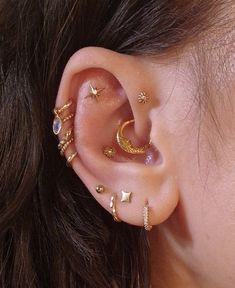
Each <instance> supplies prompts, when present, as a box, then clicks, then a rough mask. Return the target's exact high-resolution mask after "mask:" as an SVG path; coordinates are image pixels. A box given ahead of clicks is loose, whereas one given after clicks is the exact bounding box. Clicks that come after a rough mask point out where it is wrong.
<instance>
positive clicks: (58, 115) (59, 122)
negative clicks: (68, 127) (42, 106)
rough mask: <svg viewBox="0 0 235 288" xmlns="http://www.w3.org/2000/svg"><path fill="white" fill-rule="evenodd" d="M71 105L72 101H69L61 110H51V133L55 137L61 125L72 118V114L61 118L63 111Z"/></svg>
mask: <svg viewBox="0 0 235 288" xmlns="http://www.w3.org/2000/svg"><path fill="white" fill-rule="evenodd" d="M72 104H73V102H72V100H69V102H68V103H66V104H65V105H64V106H62V107H61V108H55V109H54V110H53V112H54V115H55V118H54V121H53V133H54V134H55V135H58V134H59V133H60V131H61V128H62V124H63V123H64V122H66V121H68V120H70V119H72V118H73V117H74V114H70V115H68V116H66V117H64V118H62V117H61V113H63V112H64V111H65V110H67V109H68V108H69V107H70V106H71V105H72Z"/></svg>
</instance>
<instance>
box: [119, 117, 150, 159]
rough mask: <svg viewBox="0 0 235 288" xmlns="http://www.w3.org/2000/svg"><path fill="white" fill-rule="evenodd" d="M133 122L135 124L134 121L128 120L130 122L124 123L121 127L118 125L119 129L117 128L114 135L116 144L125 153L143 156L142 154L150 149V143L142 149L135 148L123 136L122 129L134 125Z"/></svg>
mask: <svg viewBox="0 0 235 288" xmlns="http://www.w3.org/2000/svg"><path fill="white" fill-rule="evenodd" d="M134 122H135V120H130V121H126V122H124V123H123V124H122V125H120V127H119V128H118V131H117V134H116V139H117V143H118V145H119V147H120V148H121V149H122V150H124V151H125V152H127V153H130V154H144V153H146V150H147V149H148V148H149V147H150V144H151V141H149V143H148V144H146V145H144V146H142V147H135V146H134V145H133V144H132V142H131V140H129V139H128V138H126V137H125V136H124V135H123V130H124V128H125V127H126V126H127V125H129V124H131V123H134Z"/></svg>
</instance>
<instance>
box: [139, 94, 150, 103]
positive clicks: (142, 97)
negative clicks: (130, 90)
mask: <svg viewBox="0 0 235 288" xmlns="http://www.w3.org/2000/svg"><path fill="white" fill-rule="evenodd" d="M137 99H138V103H141V104H142V103H144V104H145V103H147V102H148V101H149V96H148V94H147V93H146V92H140V93H139V95H138V98H137Z"/></svg>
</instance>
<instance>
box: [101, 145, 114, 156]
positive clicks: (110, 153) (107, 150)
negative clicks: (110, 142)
mask: <svg viewBox="0 0 235 288" xmlns="http://www.w3.org/2000/svg"><path fill="white" fill-rule="evenodd" d="M103 154H104V155H105V156H106V157H108V158H113V157H114V155H115V154H116V150H115V148H114V147H111V146H107V147H105V148H104V149H103Z"/></svg>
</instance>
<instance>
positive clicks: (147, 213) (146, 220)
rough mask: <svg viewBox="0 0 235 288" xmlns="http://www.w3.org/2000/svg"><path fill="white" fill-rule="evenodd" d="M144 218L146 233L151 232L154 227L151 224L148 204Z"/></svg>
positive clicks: (145, 207)
mask: <svg viewBox="0 0 235 288" xmlns="http://www.w3.org/2000/svg"><path fill="white" fill-rule="evenodd" d="M143 217H144V229H145V230H146V231H150V230H151V229H152V228H153V226H152V225H150V224H149V204H148V203H147V204H146V205H145V206H144V209H143Z"/></svg>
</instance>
